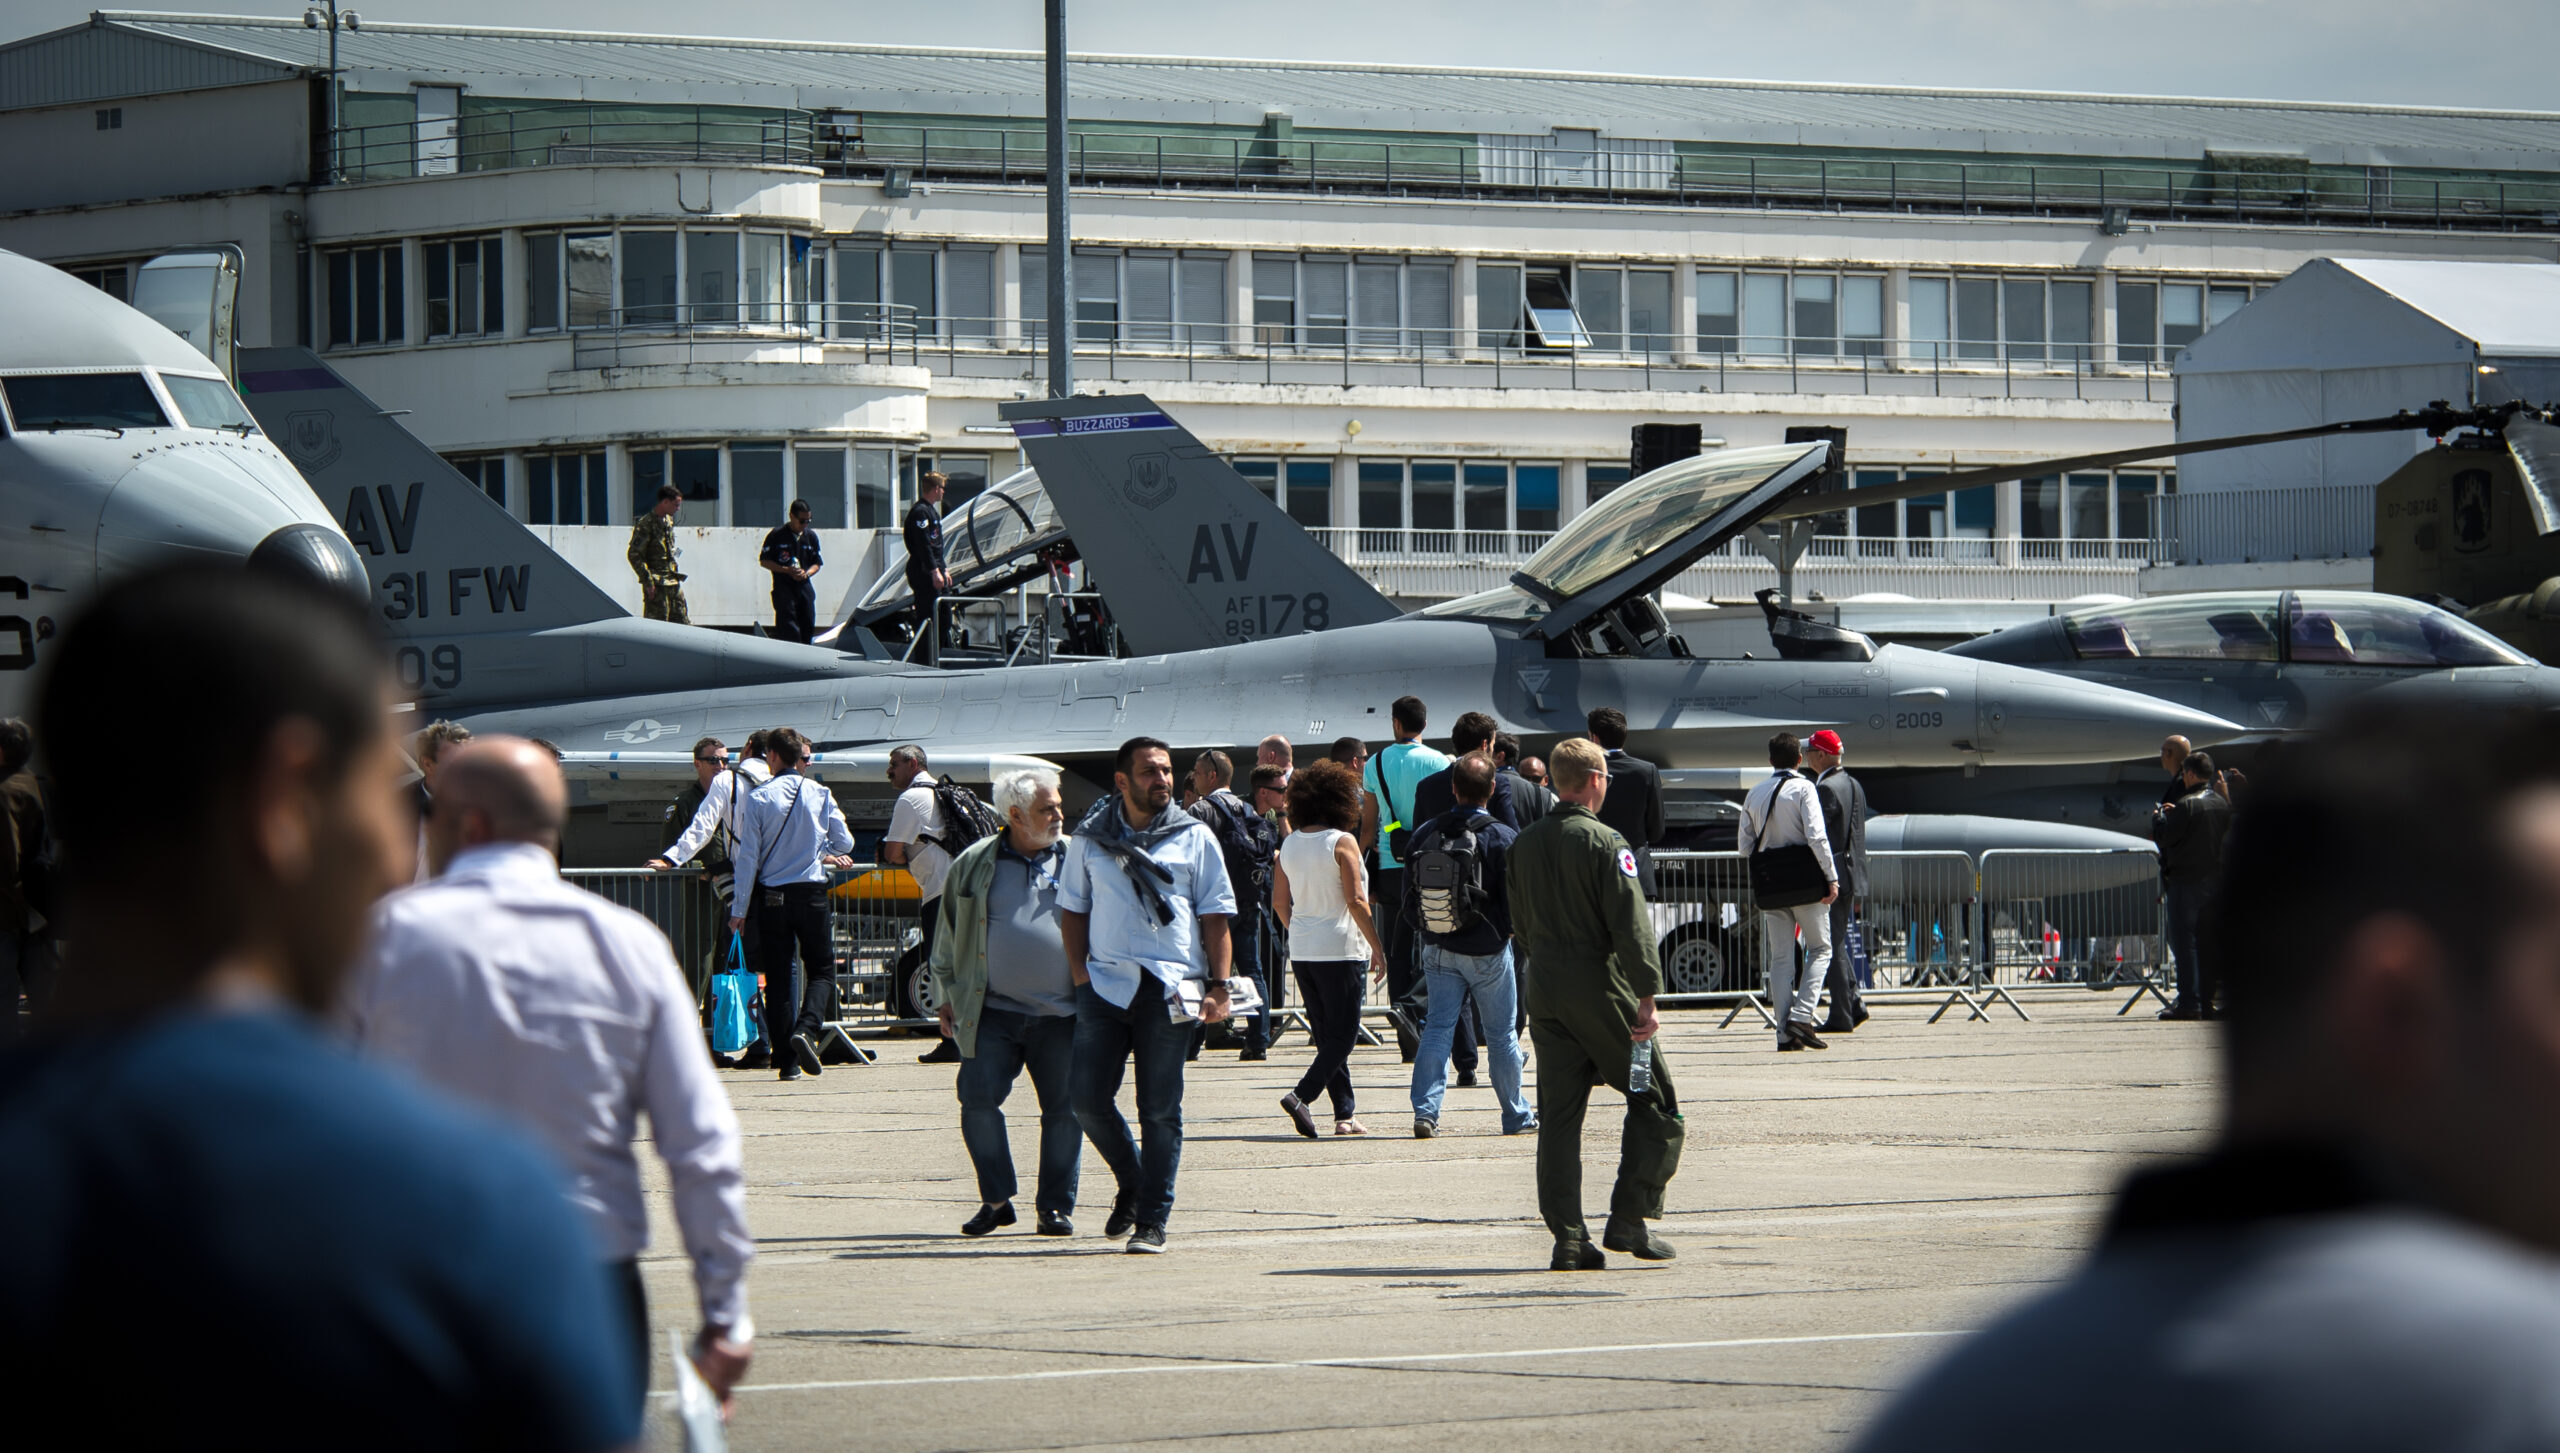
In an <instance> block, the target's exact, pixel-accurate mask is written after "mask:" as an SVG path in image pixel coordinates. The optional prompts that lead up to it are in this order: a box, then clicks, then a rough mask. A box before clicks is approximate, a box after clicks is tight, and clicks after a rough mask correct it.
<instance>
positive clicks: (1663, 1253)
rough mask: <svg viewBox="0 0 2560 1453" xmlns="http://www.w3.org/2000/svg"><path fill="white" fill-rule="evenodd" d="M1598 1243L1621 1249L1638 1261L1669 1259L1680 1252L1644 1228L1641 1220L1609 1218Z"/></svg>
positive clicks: (1611, 1248) (1613, 1248)
mask: <svg viewBox="0 0 2560 1453" xmlns="http://www.w3.org/2000/svg"><path fill="white" fill-rule="evenodd" d="M1600 1244H1601V1245H1602V1246H1605V1247H1607V1248H1608V1249H1609V1250H1611V1251H1623V1252H1626V1253H1627V1254H1628V1255H1630V1256H1633V1257H1634V1258H1635V1259H1636V1260H1638V1261H1669V1260H1671V1259H1672V1258H1673V1257H1676V1256H1678V1255H1679V1254H1680V1253H1679V1252H1677V1251H1674V1250H1672V1249H1671V1243H1670V1242H1668V1241H1665V1240H1663V1239H1662V1238H1661V1237H1659V1236H1656V1235H1654V1234H1653V1232H1651V1231H1650V1230H1648V1229H1646V1227H1645V1224H1644V1223H1643V1222H1642V1221H1621V1220H1619V1219H1618V1218H1617V1217H1615V1216H1612V1217H1610V1218H1609V1225H1608V1229H1606V1230H1604V1231H1602V1232H1601V1233H1600Z"/></svg>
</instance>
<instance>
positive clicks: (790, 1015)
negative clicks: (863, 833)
mask: <svg viewBox="0 0 2560 1453" xmlns="http://www.w3.org/2000/svg"><path fill="white" fill-rule="evenodd" d="M765 762H766V764H767V765H769V766H771V767H772V768H773V780H772V781H770V782H767V783H766V784H764V785H763V786H762V787H759V788H757V789H756V790H755V792H754V794H753V795H752V796H750V797H748V799H747V806H746V810H745V812H744V813H743V814H742V815H741V817H740V820H739V823H738V895H737V901H736V902H734V903H732V904H731V905H730V908H729V929H730V931H731V932H733V933H735V932H738V931H741V930H743V929H744V928H745V926H746V920H747V917H748V916H749V915H754V916H755V917H756V918H757V919H758V926H757V929H756V932H757V934H758V936H759V940H760V942H759V948H760V950H761V952H760V955H759V957H758V961H757V964H756V967H757V968H758V969H760V970H761V971H762V972H763V974H764V1033H765V1042H766V1043H767V1044H770V1045H772V1046H773V1060H774V1063H775V1064H776V1065H778V1066H780V1067H781V1072H782V1078H783V1079H785V1080H796V1079H798V1078H800V1076H801V1074H802V1073H803V1072H804V1071H805V1072H807V1073H809V1074H813V1075H816V1074H824V1073H825V1072H826V1071H825V1068H824V1066H823V1065H822V1064H821V1062H820V1061H819V1058H818V1035H819V1032H820V1030H821V1027H822V1026H823V1024H824V1022H825V1021H824V1018H823V1017H822V1016H821V1014H820V1013H819V1005H820V1002H821V1001H822V1000H823V998H824V993H823V991H822V990H820V989H819V987H818V985H819V984H820V983H821V982H824V981H827V980H830V979H832V978H833V977H834V976H835V971H836V954H835V943H834V939H833V937H832V935H831V933H830V931H829V925H828V923H827V870H828V869H829V868H850V867H852V866H853V859H852V858H850V857H848V856H846V855H847V854H849V853H851V852H852V851H853V830H852V829H851V828H849V827H847V826H846V825H845V820H844V809H842V808H840V807H838V806H837V805H836V795H835V794H834V793H833V792H830V791H828V790H827V787H826V784H825V783H823V782H816V781H812V780H811V779H809V778H807V777H804V776H802V775H801V774H800V769H801V768H803V767H805V766H807V765H808V764H809V739H808V738H807V737H804V736H802V735H800V734H799V733H798V732H796V731H793V730H792V729H791V728H789V727H776V728H775V729H774V730H773V731H772V732H771V733H769V734H768V735H767V736H766V737H765ZM795 947H796V948H798V950H799V952H800V963H799V968H798V971H797V972H796V973H795V971H794V969H793V966H792V962H791V954H792V950H793V949H794V948H795Z"/></svg>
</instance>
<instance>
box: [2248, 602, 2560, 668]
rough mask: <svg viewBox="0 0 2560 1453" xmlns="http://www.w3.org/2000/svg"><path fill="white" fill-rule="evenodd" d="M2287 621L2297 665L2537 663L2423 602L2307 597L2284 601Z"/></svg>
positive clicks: (2288, 640)
mask: <svg viewBox="0 0 2560 1453" xmlns="http://www.w3.org/2000/svg"><path fill="white" fill-rule="evenodd" d="M2284 614H2285V646H2286V650H2287V653H2288V654H2289V655H2290V656H2291V658H2292V659H2293V661H2294V662H2295V663H2296V664H2297V665H2310V666H2386V667H2399V668H2401V669H2404V670H2422V671H2433V670H2439V669H2442V668H2444V667H2449V666H2529V665H2531V664H2533V663H2532V661H2531V660H2530V659H2528V658H2527V657H2525V656H2522V655H2519V654H2518V653H2517V652H2516V651H2515V650H2514V648H2512V647H2510V646H2508V645H2507V644H2506V643H2505V642H2504V641H2501V640H2499V639H2498V638H2497V637H2495V636H2493V635H2490V634H2489V633H2488V632H2486V631H2484V630H2482V629H2480V628H2479V627H2478V626H2475V625H2473V624H2471V623H2470V622H2469V621H2466V620H2464V619H2462V618H2461V617H2460V616H2457V615H2455V614H2453V613H2452V612H2451V611H2447V610H2440V609H2438V608H2436V607H2435V606H2431V605H2428V604H2426V603H2424V602H2423V601H2415V600H2404V599H2401V598H2399V597H2396V596H2387V595H2366V594H2362V593H2357V592H2349V591H2334V590H2306V591H2301V592H2298V593H2297V594H2295V595H2293V596H2291V597H2289V598H2288V599H2287V600H2286V601H2285V610H2284Z"/></svg>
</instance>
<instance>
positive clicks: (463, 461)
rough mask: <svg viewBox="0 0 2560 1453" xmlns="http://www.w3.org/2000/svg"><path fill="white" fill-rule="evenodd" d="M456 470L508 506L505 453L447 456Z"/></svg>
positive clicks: (482, 491) (483, 492)
mask: <svg viewBox="0 0 2560 1453" xmlns="http://www.w3.org/2000/svg"><path fill="white" fill-rule="evenodd" d="M445 463H447V464H450V465H452V466H453V469H454V472H455V473H456V474H459V475H461V476H462V477H463V478H465V479H467V480H470V481H471V482H472V483H473V484H476V485H478V486H479V487H480V492H481V493H482V494H485V495H487V496H488V497H489V498H490V499H492V500H494V501H496V502H497V505H498V508H500V509H505V508H506V507H507V456H505V455H503V454H461V455H452V456H449V457H447V458H446V460H445Z"/></svg>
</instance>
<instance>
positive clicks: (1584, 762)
mask: <svg viewBox="0 0 2560 1453" xmlns="http://www.w3.org/2000/svg"><path fill="white" fill-rule="evenodd" d="M1608 770H1609V754H1608V753H1606V752H1603V751H1601V750H1600V744H1599V743H1598V742H1594V741H1589V740H1586V739H1584V738H1582V737H1567V738H1566V739H1565V740H1563V741H1560V742H1558V743H1556V749H1555V750H1554V751H1552V752H1549V753H1548V754H1547V777H1548V778H1549V781H1548V784H1547V785H1549V786H1550V787H1553V788H1554V789H1555V790H1556V791H1558V792H1579V791H1581V790H1582V789H1583V788H1584V787H1585V786H1587V785H1588V784H1589V783H1590V781H1591V779H1592V778H1594V777H1597V776H1600V775H1601V774H1602V773H1605V772H1607V771H1608Z"/></svg>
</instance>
